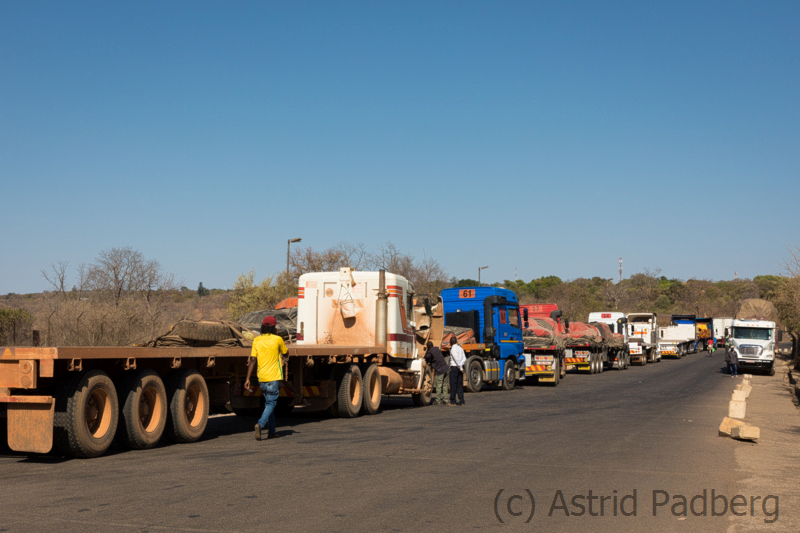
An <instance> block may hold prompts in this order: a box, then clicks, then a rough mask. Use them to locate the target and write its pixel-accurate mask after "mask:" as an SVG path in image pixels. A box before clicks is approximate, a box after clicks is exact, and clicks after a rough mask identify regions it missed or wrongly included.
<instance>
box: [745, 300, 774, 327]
mask: <svg viewBox="0 0 800 533" xmlns="http://www.w3.org/2000/svg"><path fill="white" fill-rule="evenodd" d="M736 319H737V320H769V321H770V322H777V321H778V310H777V309H775V306H774V305H772V304H771V303H770V302H768V301H766V300H759V299H758V298H750V299H749V300H742V303H741V305H740V306H739V312H738V313H736Z"/></svg>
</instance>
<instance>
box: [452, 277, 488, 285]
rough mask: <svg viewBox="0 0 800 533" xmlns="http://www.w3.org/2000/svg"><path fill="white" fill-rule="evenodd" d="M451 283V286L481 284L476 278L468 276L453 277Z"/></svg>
mask: <svg viewBox="0 0 800 533" xmlns="http://www.w3.org/2000/svg"><path fill="white" fill-rule="evenodd" d="M451 283H452V285H453V287H480V286H481V284H480V283H478V281H477V280H474V279H469V278H466V279H456V278H453V279H452V280H451Z"/></svg>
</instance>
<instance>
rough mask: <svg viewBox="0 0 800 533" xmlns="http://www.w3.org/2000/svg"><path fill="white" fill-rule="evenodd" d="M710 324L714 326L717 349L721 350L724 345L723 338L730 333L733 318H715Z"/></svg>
mask: <svg viewBox="0 0 800 533" xmlns="http://www.w3.org/2000/svg"><path fill="white" fill-rule="evenodd" d="M712 324H713V326H714V338H715V339H716V340H717V348H722V346H723V345H724V343H725V337H727V336H728V334H729V333H730V331H731V325H732V324H733V318H715V319H714V320H713V322H712Z"/></svg>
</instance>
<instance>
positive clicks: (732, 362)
mask: <svg viewBox="0 0 800 533" xmlns="http://www.w3.org/2000/svg"><path fill="white" fill-rule="evenodd" d="M725 363H727V364H728V374H730V375H731V377H734V376H736V375H738V370H739V369H738V366H739V358H738V357H736V350H734V349H733V346H728V349H727V350H726V351H725Z"/></svg>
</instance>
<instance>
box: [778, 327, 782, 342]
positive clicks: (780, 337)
mask: <svg viewBox="0 0 800 533" xmlns="http://www.w3.org/2000/svg"><path fill="white" fill-rule="evenodd" d="M778 342H783V330H782V329H779V330H778Z"/></svg>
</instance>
